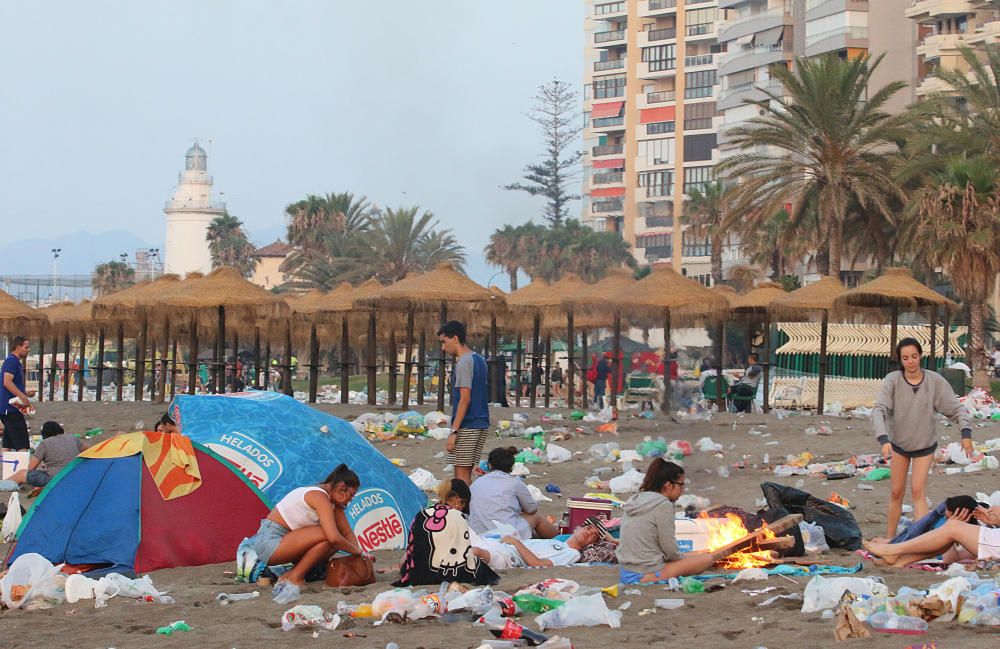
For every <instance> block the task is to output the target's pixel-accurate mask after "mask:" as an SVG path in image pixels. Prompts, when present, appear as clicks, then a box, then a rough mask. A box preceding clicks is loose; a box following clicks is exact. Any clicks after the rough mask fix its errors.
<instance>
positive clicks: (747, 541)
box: [712, 514, 802, 561]
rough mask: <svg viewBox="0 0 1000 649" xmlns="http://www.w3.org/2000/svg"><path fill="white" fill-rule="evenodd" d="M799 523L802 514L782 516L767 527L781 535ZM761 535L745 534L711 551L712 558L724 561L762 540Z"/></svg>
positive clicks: (761, 531)
mask: <svg viewBox="0 0 1000 649" xmlns="http://www.w3.org/2000/svg"><path fill="white" fill-rule="evenodd" d="M801 521H802V514H789V515H788V516H782V517H781V518H779V519H778V520H776V521H774V522H773V523H768V525H767V527H768V529H770V530H771V531H772V532H774V533H775V534H781V533H782V532H785V531H787V530H789V529H791V528H792V527H794V526H796V525H798V524H799V522H801ZM762 535H763V530H756V531H754V532H750V533H749V534H746V535H744V536H742V537H740V538H738V539H736V540H735V541H733V542H731V543H727V544H726V545H724V546H722V547H721V548H718V549H717V550H713V551H712V557H713V558H714V559H715V560H716V561H720V560H722V559H725V558H726V557H728V556H729V555H731V554H733V553H734V552H739V551H740V550H745V549H747V548H749V547H752V546H754V545H756V544H758V543H759V542H760V541H761V540H762V539H760V537H761V536H762ZM793 543H794V541H793ZM772 547H773V546H772ZM779 547H780V546H779ZM769 549H770V548H769Z"/></svg>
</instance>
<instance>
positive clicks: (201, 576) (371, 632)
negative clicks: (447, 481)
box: [0, 402, 1000, 649]
mask: <svg viewBox="0 0 1000 649" xmlns="http://www.w3.org/2000/svg"><path fill="white" fill-rule="evenodd" d="M319 407H320V408H321V409H322V410H324V411H326V412H329V413H332V414H335V415H337V416H340V417H344V418H346V419H352V418H354V417H355V416H357V415H358V414H360V413H362V412H368V411H370V408H368V407H366V406H329V405H320V406H319ZM431 409H432V408H431V407H427V406H425V407H423V408H421V409H420V410H421V411H422V412H427V411H430V410H431ZM162 412H163V407H162V406H158V405H153V404H134V403H82V404H78V403H60V402H55V403H41V404H38V414H37V415H36V416H35V418H34V420H33V421H34V422H35V425H36V427H37V426H38V425H40V424H41V422H42V421H44V420H46V419H55V420H57V421H60V422H62V423H63V424H64V426H66V428H67V431H69V432H81V431H84V430H87V429H89V428H94V427H100V428H104V429H105V430H106V431H109V432H110V431H117V430H126V431H127V430H133V429H134V428H135V427H136V425H137V422H140V421H141V422H143V423H144V424H145V427H150V426H151V425H152V423H153V422H154V421H155V419H156V418H157V417H158V416H159V414H160V413H162ZM514 412H525V413H530V415H529V416H530V418H531V420H530V421H531V424H534V423H536V422H537V420H538V417H539V416H540V415H541V414H543V413H544V412H545V411H544V410H543V409H541V408H539V409H536V410H535V411H534V412H533V413H531V412H530V411H529V409H527V408H523V409H510V410H500V409H494V410H493V411H492V416H493V420H494V421H496V420H499V419H509V418H510V416H511V414H513V413H514ZM550 412H562V413H563V414H566V415H568V410H556V409H551V410H550ZM626 415H627V413H626ZM824 424H825V425H829V426H830V427H831V428H832V429H833V433H832V434H831V435H829V436H807V435H806V434H805V433H804V432H803V431H804V430H805V429H806V428H807V427H809V426H820V425H824ZM554 425H557V424H543V427H544V428H546V430H549V429H551V428H552V427H553V426H554ZM580 425H581V426H582V427H583V428H584V429H585V431H586V432H587V433H588V434H580V435H577V436H576V437H574V438H573V439H569V440H566V441H561V442H558V443H559V444H560V445H561V446H564V447H566V448H568V449H569V450H571V451H573V452H574V457H573V459H571V460H570V461H567V462H565V463H561V464H557V465H551V466H549V465H533V466H532V467H531V475H530V476H529V477H528V478H527V480H528V482H529V483H531V484H534V485H536V486H538V487H539V488H541V489H543V490H544V488H545V485H546V484H548V483H554V484H557V485H559V486H560V487H561V488H562V491H563V497H562V498H558V497H557V498H555V499H554V501H553V502H550V503H542V505H541V508H542V511H543V512H544V513H546V514H552V515H556V516H559V515H561V514H562V512H563V511H564V509H565V498H566V497H567V496H571V495H583V494H584V493H585V492H587V491H589V490H588V489H587V488H586V487H585V486H584V480H585V479H586V478H587V477H588V476H590V475H592V474H593V471H594V469H595V468H597V467H600V466H607V465H606V464H605V463H603V462H601V461H595V462H588V456H587V453H586V451H587V449H588V448H589V446H590V445H592V444H595V443H598V442H605V441H617V442H618V443H619V444H621V446H622V448H625V449H629V448H634V447H635V446H636V445H637V444H638V443H639V442H641V441H642V440H643V437H645V436H647V435H652V436H654V437H655V436H659V435H662V436H664V437H665V438H666V439H667V440H668V441H669V440H672V439H683V440H688V441H690V442H691V443H692V444H693V443H694V442H696V441H697V440H698V439H699V438H701V437H705V436H708V437H711V438H712V439H713V440H714V441H715V442H718V443H720V444H722V445H723V449H724V452H723V453H724V455H723V457H717V456H716V455H715V454H713V453H703V452H698V451H697V450H696V451H695V453H694V455H693V456H691V457H690V458H687V461H686V462H685V467H686V470H687V481H688V484H689V485H690V486H689V488H688V490H687V493H690V494H694V495H698V496H703V497H706V498H709V499H710V500H711V501H712V503H713V504H727V505H733V506H736V507H741V508H743V509H747V510H751V511H753V510H755V509H756V508H757V507H756V505H755V501H756V500H757V499H758V498H760V497H761V495H762V494H761V491H760V488H759V484H760V483H761V482H764V481H775V482H779V483H782V484H788V485H794V484H795V483H796V482H797V481H799V480H803V481H804V484H803V486H802V488H803V489H805V490H806V491H809V492H811V493H813V494H814V495H816V496H818V497H821V498H827V497H829V496H830V494H831V493H832V492H834V491H836V492H837V493H839V494H840V495H841V496H843V497H845V498H847V499H848V500H849V501H850V502H851V503H852V504H853V505H854V506H855V507H856V508H855V509H854V510H853V513H854V515H855V517H856V518H857V521H858V523H859V525H860V526H861V529H862V531H863V533H864V535H865V537H866V538H867V537H871V536H875V535H881V534H883V533H884V526H885V509H886V502H887V500H888V495H889V483H888V481H882V482H874V483H867V484H871V485H872V486H873V487H874V488H873V489H872V490H870V491H866V490H859V489H858V485H859V484H861V483H860V482H859V481H858V479H857V478H850V479H847V480H840V481H836V482H827V481H824V480H822V479H819V478H814V477H810V476H805V477H790V478H775V477H774V474H773V473H772V472H771V470H770V469H766V468H764V467H762V457H763V455H764V454H765V453H767V454H769V456H770V460H771V462H772V463H774V462H775V459H776V458H779V457H783V456H784V455H786V454H794V455H798V454H800V453H802V452H804V451H809V452H810V453H813V454H814V455H815V456H816V458H817V459H816V460H815V461H818V462H822V461H827V460H839V459H845V458H847V457H849V456H850V455H851V454H852V453H874V452H877V446H876V443H875V440H874V439H873V436H872V433H871V427H870V424H869V422H868V421H867V419H855V418H848V417H814V416H789V417H787V418H785V419H783V420H779V419H778V418H777V417H775V416H773V415H762V414H749V415H745V416H736V415H728V414H725V415H719V416H716V417H715V418H713V419H712V420H711V421H707V422H698V423H676V422H672V421H670V420H669V419H668V418H666V417H664V416H663V415H661V414H659V413H657V416H656V418H655V419H653V420H644V419H639V418H634V417H629V416H625V417H624V418H623V419H622V420H621V421H620V422H619V435H618V436H617V437H616V436H613V435H607V434H605V435H598V434H593V433H591V432H590V431H592V430H593V428H594V424H587V423H581V424H580ZM751 430H756V431H757V432H759V433H760V434H759V435H751V434H750V431H751ZM940 430H941V432H942V435H941V441H942V442H943V443H947V442H949V441H957V440H958V437H959V435H958V430H957V428H955V427H950V428H943V429H940ZM973 434H974V437H976V438H977V439H989V438H992V437H997V436H998V435H1000V426H997V425H995V424H991V423H989V422H987V423H985V424H980V425H978V426H977V427H976V428H974V433H973ZM511 441H512V442H515V443H519V444H520V445H524V442H523V441H521V440H511ZM775 442H777V444H775ZM497 444H498V442H496V440H495V438H492V437H491V439H490V441H489V442H488V443H487V450H488V449H490V448H492V447H493V446H495V445H497ZM376 447H377V448H378V449H379V450H380V451H381V452H382V453H383V454H384V455H386V456H387V457H389V458H406V460H407V463H408V467H407V468H406V469H404V471H407V472H409V471H410V470H412V469H413V468H415V467H424V468H426V469H428V470H430V471H431V472H432V473H433V474H434V475H435V476H436V477H438V478H442V477H444V476H445V474H444V472H443V468H444V460H443V459H436V458H435V455H436V454H437V453H438V452H439V451H441V450H442V448H443V442H438V441H434V440H432V439H406V440H392V441H389V442H379V443H377V444H376ZM739 460H743V462H744V463H745V465H746V468H743V469H739V468H730V469H729V476H728V477H727V478H723V477H720V474H719V472H718V469H719V467H720V466H726V467H731V465H732V464H733V463H735V462H737V461H739ZM639 468H640V469H644V468H645V467H644V466H641V467H639ZM618 471H619V468H618V467H616V468H615V472H616V473H617V472H618ZM997 478H998V472H997V471H982V472H979V473H973V474H959V475H945V474H944V473H943V472H939V471H938V470H937V469H935V474H934V475H933V476H932V477H931V479H930V481H929V484H928V489H927V491H928V495H929V496H930V498H931V500H932V501H934V502H938V501H940V500H942V499H944V498H945V497H947V496H952V495H958V494H972V495H974V494H975V493H976V492H977V491H980V492H986V493H991V492H993V491H994V490H996V489H997V488H1000V481H998V479H997ZM4 549H6V548H4ZM400 555H401V552H392V553H380V554H379V555H378V562H377V564H376V566H377V567H378V568H379V569H382V570H384V573H382V574H379V575H378V582H377V583H376V584H374V585H372V586H368V587H366V588H357V589H326V588H324V587H323V586H322V585H321V584H311V585H309V586H308V587H307V588H306V589H305V590H304V591H303V597H302V599H301V600H300V601H299V602H296V603H301V604H316V605H319V606H322V607H324V608H327V609H329V608H335V607H336V605H337V602H338V601H341V600H343V601H346V602H349V603H352V604H359V603H363V602H370V601H371V600H372V598H373V597H374V596H375V595H376V594H377V593H379V592H380V591H382V590H385V589H387V588H389V582H391V581H393V580H394V579H395V578H396V576H397V574H396V571H395V570H394V567H395V566H396V565H397V563H398V561H399V559H400ZM820 560H822V561H827V562H830V563H833V564H836V565H844V566H848V565H853V564H855V563H857V562H858V561H859V560H860V559H859V557H858V556H857V555H856V554H853V553H848V552H843V551H832V552H830V553H828V554H826V555H822V556H821V557H820ZM233 568H234V566H233V565H232V564H218V565H209V566H201V567H197V568H178V569H172V570H162V571H158V572H154V573H152V574H151V577H152V579H153V582H154V583H155V584H156V586H157V587H159V588H160V589H162V590H167V591H170V593H171V595H173V597H175V598H176V600H177V603H176V604H174V605H161V604H147V603H137V602H134V601H129V600H125V599H122V598H115V599H112V600H111V601H110V602H109V605H108V606H107V607H106V608H101V609H95V608H93V606H92V603H91V602H90V601H87V600H84V601H81V602H78V603H77V604H73V605H71V604H63V605H61V606H58V607H56V608H52V609H48V610H40V611H18V610H15V611H4V612H2V613H0V646H3V647H6V648H9V649H15V648H21V647H23V648H31V649H36V648H37V647H77V648H80V649H85V648H86V649H89V648H92V647H93V648H105V649H106V648H108V647H116V648H117V649H131V648H133V647H204V648H208V647H220V648H222V647H226V648H234V647H235V648H239V649H244V648H265V647H267V648H277V647H295V646H303V645H308V644H309V643H322V644H323V645H329V644H334V645H336V646H344V647H356V648H358V649H369V648H377V649H381V648H382V647H385V645H386V643H388V642H390V641H392V642H396V643H397V644H398V645H399V646H400V647H401V649H411V648H415V647H426V648H430V647H455V648H465V647H470V648H473V647H477V646H478V645H479V641H480V640H483V639H485V638H487V637H490V636H489V634H488V632H487V631H486V630H485V629H482V628H476V627H473V626H472V624H471V623H464V622H463V623H456V624H452V625H445V624H443V623H440V622H438V621H436V620H423V621H418V622H414V623H408V624H406V625H403V626H400V625H392V624H386V625H383V626H380V627H373V626H372V621H371V620H367V619H360V620H355V621H354V627H353V628H351V629H344V628H341V629H337V630H336V631H332V632H321V633H320V636H319V639H316V640H314V639H313V638H312V637H311V632H310V631H306V630H301V629H296V630H293V631H290V632H283V631H282V630H281V626H280V618H281V615H282V613H283V612H284V610H286V609H287V608H289V607H288V606H279V605H276V604H273V603H272V602H271V598H270V592H269V589H266V588H265V589H261V597H260V598H259V599H256V600H253V601H249V602H236V603H233V604H231V605H228V606H220V605H219V604H218V603H217V602H216V600H215V597H216V595H217V594H218V593H220V592H229V593H233V592H246V591H249V590H253V589H254V588H252V587H249V586H247V585H237V584H234V583H233V581H232V576H231V571H232V570H233ZM617 575H618V570H617V568H616V567H583V568H552V569H545V570H514V571H508V572H506V573H504V575H503V580H502V582H501V584H500V586H499V587H498V588H500V589H502V590H504V591H506V592H510V593H513V592H514V591H516V590H517V589H518V588H520V587H522V586H526V585H529V584H531V583H534V582H536V581H540V580H541V579H542V578H545V577H549V576H559V577H562V578H567V579H572V580H574V581H577V582H579V583H581V584H585V585H588V586H609V585H611V584H613V583H615V582H616V581H617ZM875 575H877V576H880V577H882V578H884V579H885V582H886V584H887V585H888V586H889V587H890V589H892V590H896V589H897V588H899V587H901V586H911V587H917V588H919V587H926V586H927V585H929V584H932V583H935V582H938V581H942V580H943V579H944V578H943V577H942V576H940V575H937V574H934V573H929V572H924V571H920V570H913V569H906V570H898V569H879V568H874V567H873V566H872V565H871V564H870V563H866V564H865V567H864V570H863V571H862V572H861V573H859V576H875ZM807 581H808V578H807V577H797V578H792V579H791V580H789V579H786V578H781V577H777V576H772V577H771V578H770V579H769V580H768V582H767V583H766V584H763V583H761V582H757V583H754V584H751V585H743V584H737V585H735V586H733V585H732V584H729V585H728V587H727V588H726V589H724V590H721V591H717V592H713V593H699V594H690V595H687V594H669V593H667V592H665V590H664V587H663V586H649V587H644V588H642V594H641V595H640V596H631V595H624V594H622V595H621V596H619V597H618V598H617V599H611V598H607V602H608V605H609V608H612V609H614V608H617V607H619V606H620V605H622V604H623V603H624V602H626V601H629V602H631V605H630V607H629V608H628V609H627V610H625V611H624V616H623V618H622V628H621V629H617V630H612V629H609V628H608V627H592V628H570V629H565V630H561V631H558V632H557V633H559V634H560V635H564V636H567V637H569V638H570V639H571V640H572V641H573V644H574V646H575V647H577V648H578V649H607V648H609V647H613V646H623V647H634V646H642V645H648V646H654V647H660V646H663V647H665V646H682V645H685V644H696V645H697V646H702V647H712V648H715V647H718V648H729V647H733V648H748V649H755V648H757V647H766V648H767V649H779V648H785V647H789V648H790V647H825V646H832V645H833V644H834V639H833V629H834V625H833V622H832V621H830V620H823V619H821V618H820V615H819V614H802V613H800V612H799V608H800V606H801V602H797V601H788V600H779V601H778V602H776V603H774V604H772V605H770V606H768V607H758V606H757V604H758V603H759V601H760V600H761V599H762V598H761V597H756V598H755V597H751V596H748V595H746V594H744V593H742V592H741V589H743V588H757V587H760V586H762V585H767V586H776V587H777V588H778V589H779V590H778V591H776V592H775V593H771V594H776V593H791V592H798V593H801V592H802V591H803V590H804V587H805V584H806V582H807ZM660 597H683V598H684V600H685V606H684V607H683V608H680V609H677V610H671V611H662V610H657V611H655V612H654V613H650V614H644V615H640V613H642V612H643V611H644V610H646V609H651V608H653V600H654V599H656V598H660ZM175 620H186V621H187V623H188V624H189V625H191V627H192V631H191V632H189V633H177V634H175V635H173V636H171V637H163V636H157V635H155V633H154V631H155V629H156V627H159V626H162V625H166V624H169V623H170V622H173V621H175ZM522 621H523V622H524V623H525V624H526V625H527V626H534V616H533V615H529V616H526V617H525V618H523V620H522ZM345 633H354V634H357V635H356V636H355V637H352V638H345V637H344V634H345ZM929 641H935V642H937V643H938V646H939V647H941V648H942V649H945V648H947V647H967V648H970V649H972V648H986V647H996V646H997V643H998V641H997V636H996V631H995V628H991V627H973V626H969V625H960V624H958V623H956V622H948V623H932V624H931V625H930V633H929V634H928V635H926V636H921V637H913V638H909V637H906V636H899V637H897V636H893V635H885V634H881V633H875V634H874V636H873V637H872V638H871V639H869V640H854V641H850V642H848V643H847V644H846V645H845V646H865V647H877V648H881V647H885V648H894V649H895V648H902V647H905V646H908V645H910V644H913V643H914V642H916V643H917V644H918V645H919V643H920V642H929Z"/></svg>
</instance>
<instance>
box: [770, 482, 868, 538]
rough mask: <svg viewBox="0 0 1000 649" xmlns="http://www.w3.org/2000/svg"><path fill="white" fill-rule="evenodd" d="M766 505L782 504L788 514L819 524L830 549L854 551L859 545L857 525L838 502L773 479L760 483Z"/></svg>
mask: <svg viewBox="0 0 1000 649" xmlns="http://www.w3.org/2000/svg"><path fill="white" fill-rule="evenodd" d="M760 489H761V491H763V492H764V498H765V499H766V500H767V505H768V507H771V508H774V509H776V508H778V507H783V508H785V509H787V510H788V511H789V512H790V513H792V514H802V518H803V519H804V520H805V521H806V522H809V523H813V524H815V525H819V526H820V527H822V528H823V533H824V534H826V542H827V544H828V545H829V546H830V547H831V548H841V549H843V550H857V549H859V548H860V547H861V539H862V537H861V528H859V527H858V522H857V521H856V520H854V516H852V515H851V512H849V511H847V510H846V509H844V508H843V507H841V506H840V505H834V504H833V503H830V502H827V501H825V500H820V499H819V498H817V497H815V496H813V495H812V494H810V493H808V492H806V491H802V490H801V489H796V488H795V487H786V486H785V485H780V484H777V483H774V482H764V483H761V485H760Z"/></svg>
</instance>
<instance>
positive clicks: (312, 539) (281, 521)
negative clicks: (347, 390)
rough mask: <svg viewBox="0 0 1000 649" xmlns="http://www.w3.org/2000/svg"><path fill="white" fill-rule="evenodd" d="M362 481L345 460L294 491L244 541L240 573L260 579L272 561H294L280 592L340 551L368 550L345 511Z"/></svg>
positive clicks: (248, 578) (356, 553) (277, 588)
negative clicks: (321, 478)
mask: <svg viewBox="0 0 1000 649" xmlns="http://www.w3.org/2000/svg"><path fill="white" fill-rule="evenodd" d="M360 486H361V481H360V480H359V479H358V475H357V474H356V473H355V472H354V471H352V470H351V469H350V468H349V467H348V466H347V465H346V464H341V465H339V466H338V467H337V468H336V469H334V470H333V472H332V473H330V475H328V476H327V478H326V480H324V481H323V482H322V483H321V484H319V485H313V486H308V487H299V488H298V489H293V490H291V491H290V492H288V493H287V494H286V495H285V497H284V498H282V499H281V500H280V501H278V504H277V505H275V507H274V509H272V510H271V512H270V513H269V514H268V515H267V518H265V519H263V520H262V521H261V522H260V529H258V530H257V533H256V534H255V535H254V536H252V537H250V538H248V539H244V540H243V542H242V543H240V547H239V549H238V550H237V560H236V563H237V570H236V578H237V579H238V580H244V579H245V580H246V581H250V582H255V581H257V577H258V576H259V575H260V573H261V571H263V569H264V568H266V567H267V566H278V565H281V564H284V563H291V564H294V565H293V566H292V569H291V570H289V571H288V572H286V573H285V574H283V575H282V576H281V577H280V579H279V580H278V583H277V584H276V585H275V594H276V595H277V594H278V592H279V591H280V590H282V585H283V584H285V583H288V584H294V585H296V586H301V585H302V584H303V583H305V578H306V574H307V573H308V572H309V570H310V568H312V567H314V566H317V565H320V564H321V563H322V562H325V561H327V560H328V559H329V558H330V557H331V556H332V555H333V554H334V553H336V552H338V551H339V552H346V553H348V554H351V555H353V556H365V555H366V553H365V552H364V551H363V550H362V549H361V546H360V545H359V544H358V538H357V537H356V536H355V535H354V531H353V530H352V529H351V525H350V523H348V522H347V515H346V514H345V513H344V508H345V507H347V505H348V503H350V502H351V499H352V498H354V494H356V493H357V491H358V488H359V487H360Z"/></svg>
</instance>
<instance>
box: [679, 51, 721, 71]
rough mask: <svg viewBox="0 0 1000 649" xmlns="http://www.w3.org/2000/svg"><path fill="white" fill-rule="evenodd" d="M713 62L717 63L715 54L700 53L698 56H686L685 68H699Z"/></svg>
mask: <svg viewBox="0 0 1000 649" xmlns="http://www.w3.org/2000/svg"><path fill="white" fill-rule="evenodd" d="M713 63H715V55H714V54H698V55H696V56H685V57H684V67H685V68H697V67H700V66H703V65H712V64H713Z"/></svg>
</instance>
